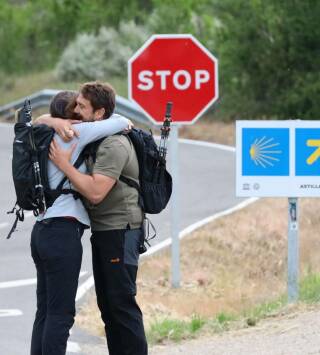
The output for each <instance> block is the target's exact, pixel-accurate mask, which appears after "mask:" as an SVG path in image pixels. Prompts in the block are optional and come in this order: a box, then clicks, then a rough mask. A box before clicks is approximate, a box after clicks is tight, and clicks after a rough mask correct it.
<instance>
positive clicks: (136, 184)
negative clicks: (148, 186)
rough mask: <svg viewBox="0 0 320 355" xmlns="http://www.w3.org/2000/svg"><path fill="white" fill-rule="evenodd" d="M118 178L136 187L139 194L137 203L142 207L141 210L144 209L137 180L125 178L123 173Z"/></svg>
mask: <svg viewBox="0 0 320 355" xmlns="http://www.w3.org/2000/svg"><path fill="white" fill-rule="evenodd" d="M119 180H120V181H122V182H124V183H125V184H127V185H128V186H130V187H133V188H134V189H136V190H137V191H138V194H139V199H138V204H139V206H140V207H141V208H142V210H143V211H144V203H143V198H142V193H141V188H140V186H139V184H138V183H137V182H135V181H134V180H132V179H130V178H127V177H125V176H123V175H120V176H119Z"/></svg>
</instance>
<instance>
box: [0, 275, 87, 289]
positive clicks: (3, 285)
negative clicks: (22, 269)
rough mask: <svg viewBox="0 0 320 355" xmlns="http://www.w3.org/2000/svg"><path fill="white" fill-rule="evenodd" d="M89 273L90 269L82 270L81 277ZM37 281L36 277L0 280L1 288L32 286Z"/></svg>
mask: <svg viewBox="0 0 320 355" xmlns="http://www.w3.org/2000/svg"><path fill="white" fill-rule="evenodd" d="M87 273H88V271H81V272H80V276H79V277H82V276H84V275H86V274H87ZM36 283H37V279H36V278H33V279H24V280H15V281H6V282H0V289H4V288H14V287H21V286H30V285H35V284H36Z"/></svg>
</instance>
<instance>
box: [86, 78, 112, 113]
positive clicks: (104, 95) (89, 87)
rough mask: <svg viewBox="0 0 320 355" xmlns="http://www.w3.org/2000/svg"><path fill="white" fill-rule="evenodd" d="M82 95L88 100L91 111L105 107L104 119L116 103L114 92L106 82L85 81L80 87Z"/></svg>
mask: <svg viewBox="0 0 320 355" xmlns="http://www.w3.org/2000/svg"><path fill="white" fill-rule="evenodd" d="M80 93H81V94H82V96H83V97H84V98H85V99H86V100H88V101H90V103H91V106H92V108H93V111H97V110H99V109H101V108H104V109H105V114H104V119H106V118H109V117H110V116H111V115H112V114H113V111H114V108H115V105H116V93H115V90H114V89H113V87H112V86H111V85H110V84H108V83H100V82H98V81H94V82H89V83H85V84H83V85H82V86H81V88H80Z"/></svg>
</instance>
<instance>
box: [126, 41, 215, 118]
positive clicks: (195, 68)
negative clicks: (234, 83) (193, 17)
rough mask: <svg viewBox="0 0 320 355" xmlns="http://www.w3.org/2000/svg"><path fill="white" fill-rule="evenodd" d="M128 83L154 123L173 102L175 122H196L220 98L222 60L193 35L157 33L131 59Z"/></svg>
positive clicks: (132, 97) (132, 92)
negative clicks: (219, 76) (219, 69)
mask: <svg viewBox="0 0 320 355" xmlns="http://www.w3.org/2000/svg"><path fill="white" fill-rule="evenodd" d="M128 83H129V98H130V99H131V100H133V101H135V102H136V103H137V104H138V105H139V106H140V108H141V109H142V110H143V111H144V112H145V114H146V115H147V116H148V117H149V118H150V119H151V121H152V122H153V123H156V124H161V123H162V122H163V118H164V114H165V107H166V103H167V102H168V101H171V102H172V103H173V109H172V118H173V122H175V123H180V124H192V123H194V122H195V121H196V120H197V119H198V118H199V117H200V116H201V114H202V113H203V112H204V111H205V110H206V109H207V108H208V107H209V106H210V105H211V104H213V103H214V102H215V101H216V100H217V99H218V60H217V59H216V58H215V57H214V56H213V55H212V54H211V53H210V52H209V51H208V50H207V49H206V48H205V47H204V46H203V45H202V44H201V43H200V42H199V41H198V40H196V39H195V38H194V37H193V36H192V35H153V36H152V37H151V38H150V39H149V40H148V41H147V42H146V43H145V44H144V45H143V46H142V47H141V48H140V49H139V50H138V51H137V52H136V53H135V54H134V56H133V57H132V58H130V60H129V62H128Z"/></svg>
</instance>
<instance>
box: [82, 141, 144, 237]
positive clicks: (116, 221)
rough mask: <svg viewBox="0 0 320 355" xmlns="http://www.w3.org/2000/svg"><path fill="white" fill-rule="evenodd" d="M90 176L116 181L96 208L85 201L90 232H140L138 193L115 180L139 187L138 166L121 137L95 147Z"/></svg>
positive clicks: (129, 144)
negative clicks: (125, 178) (123, 180)
mask: <svg viewBox="0 0 320 355" xmlns="http://www.w3.org/2000/svg"><path fill="white" fill-rule="evenodd" d="M89 170H90V171H91V172H92V173H93V174H101V175H105V176H108V177H111V178H113V179H115V180H116V183H115V185H114V186H113V188H112V189H111V191H110V192H109V193H108V195H107V196H106V198H105V199H104V200H103V201H102V202H100V203H99V204H98V205H92V204H90V203H89V202H88V201H86V207H87V210H88V213H89V216H90V221H91V229H92V231H105V230H113V229H126V228H127V225H128V223H129V225H130V228H131V229H133V228H140V227H141V224H142V220H143V213H142V210H141V208H140V207H139V205H138V191H137V190H136V189H135V188H133V187H130V186H128V185H127V184H126V183H124V182H122V181H120V180H119V176H120V175H123V176H125V177H127V178H130V179H133V180H135V181H136V182H137V183H139V164H138V159H137V155H136V152H135V149H134V147H133V145H132V143H131V141H130V140H129V139H128V138H127V137H125V136H124V135H114V136H110V137H107V138H106V139H105V140H104V141H103V142H102V143H101V144H100V146H99V149H98V151H97V156H96V162H95V164H94V166H93V169H90V167H89Z"/></svg>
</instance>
